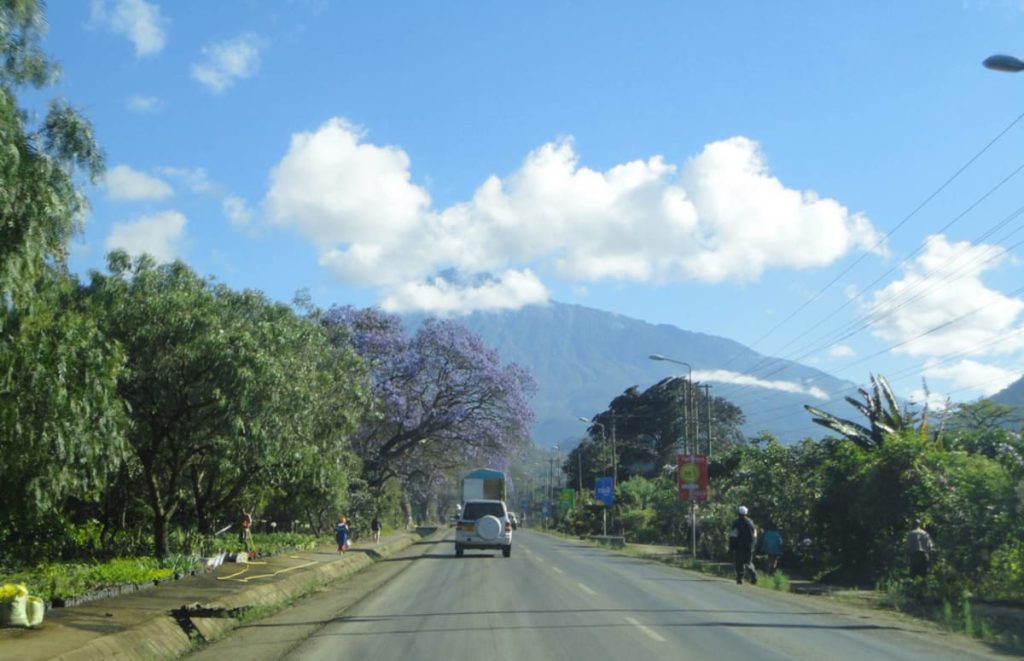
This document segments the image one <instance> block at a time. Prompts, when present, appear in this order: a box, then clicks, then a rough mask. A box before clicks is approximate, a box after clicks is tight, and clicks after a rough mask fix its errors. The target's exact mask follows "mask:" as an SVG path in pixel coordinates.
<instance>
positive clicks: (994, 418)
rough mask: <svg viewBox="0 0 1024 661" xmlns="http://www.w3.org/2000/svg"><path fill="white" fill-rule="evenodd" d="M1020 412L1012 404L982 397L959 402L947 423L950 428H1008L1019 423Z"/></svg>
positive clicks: (976, 429) (977, 429)
mask: <svg viewBox="0 0 1024 661" xmlns="http://www.w3.org/2000/svg"><path fill="white" fill-rule="evenodd" d="M1020 421H1021V419H1020V412H1019V411H1018V410H1017V409H1015V408H1014V407H1012V406H1008V405H1006V404H999V403H997V402H993V401H992V400H991V399H982V400H979V401H977V402H964V403H961V404H957V405H956V408H955V409H954V410H953V415H952V417H951V418H950V419H949V421H948V422H947V423H946V424H947V426H948V427H949V428H950V429H973V430H975V431H991V430H995V429H1006V428H1008V427H1010V425H1012V424H1015V423H1017V424H1019V423H1020Z"/></svg>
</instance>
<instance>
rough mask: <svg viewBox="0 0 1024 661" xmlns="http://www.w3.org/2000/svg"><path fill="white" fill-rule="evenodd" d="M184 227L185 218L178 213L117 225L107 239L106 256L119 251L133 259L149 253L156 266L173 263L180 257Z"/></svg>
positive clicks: (148, 217)
mask: <svg viewBox="0 0 1024 661" xmlns="http://www.w3.org/2000/svg"><path fill="white" fill-rule="evenodd" d="M186 224H187V221H186V220H185V216H184V215H182V214H181V213H179V212H177V211H164V212H161V213H157V214H152V215H148V216H141V217H140V218H138V219H137V220H136V221H134V222H131V223H116V224H115V225H114V228H113V229H112V230H111V232H110V236H108V237H107V241H106V248H107V252H110V251H111V250H114V249H115V248H120V249H122V250H124V251H125V252H127V253H128V254H130V255H132V256H136V255H141V254H142V253H148V254H149V255H152V256H153V258H154V259H155V260H157V261H158V262H170V261H173V260H174V259H176V258H178V257H180V256H181V254H182V249H183V243H184V238H185V225H186Z"/></svg>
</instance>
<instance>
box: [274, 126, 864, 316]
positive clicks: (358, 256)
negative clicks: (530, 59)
mask: <svg viewBox="0 0 1024 661" xmlns="http://www.w3.org/2000/svg"><path fill="white" fill-rule="evenodd" d="M270 179H271V183H270V188H269V190H268V193H267V196H266V199H265V204H266V207H267V211H268V218H269V219H270V220H271V222H274V223H276V224H278V225H281V226H286V227H291V228H293V229H294V230H295V231H296V232H298V233H299V234H301V235H303V236H305V237H306V238H308V239H309V240H310V241H311V242H312V243H313V244H315V245H316V246H317V247H318V248H319V249H320V251H321V260H320V261H321V264H322V265H324V266H326V267H327V268H329V269H330V271H331V272H332V273H333V274H334V275H335V276H336V277H337V278H339V279H341V280H343V281H346V282H350V283H354V284H362V285H369V286H376V287H379V288H381V289H382V290H384V291H385V293H386V292H389V291H391V290H392V289H393V288H396V287H409V288H412V289H416V288H417V287H422V286H423V285H422V283H423V282H424V281H428V279H429V278H431V277H432V276H433V275H434V274H436V273H437V272H438V271H440V270H443V269H446V268H455V269H456V270H458V271H459V272H463V273H497V272H505V271H508V270H514V271H522V270H524V269H527V268H529V269H531V272H548V273H556V274H558V275H560V276H561V277H563V278H565V279H567V280H570V281H572V282H574V283H582V284H585V283H589V282H594V281H600V280H609V279H611V280H627V281H634V282H655V283H662V282H669V281H678V280H698V281H705V282H719V281H723V280H733V281H741V282H742V281H751V280H755V279H757V278H758V277H760V275H761V274H762V273H763V272H764V271H765V270H766V269H769V268H796V269H803V268H812V267H820V266H826V265H828V264H830V263H832V262H834V261H835V260H837V259H839V258H840V257H842V256H843V255H845V254H847V253H848V252H850V251H851V250H854V249H857V248H862V249H875V250H876V251H878V250H880V248H877V245H878V244H879V243H880V240H879V236H878V234H877V233H876V232H875V231H874V229H873V228H872V227H871V224H870V222H869V221H868V220H867V219H866V218H865V217H863V216H861V215H857V214H851V213H850V212H849V211H848V210H847V209H846V208H845V207H843V206H842V205H841V204H839V203H838V202H836V201H835V200H830V199H824V198H820V197H818V196H817V195H816V194H815V193H813V192H810V191H803V192H801V191H796V190H792V189H788V188H786V187H785V186H784V185H783V184H782V183H781V182H780V181H779V180H778V179H776V178H775V177H773V176H772V175H771V174H770V173H769V172H768V169H767V166H766V165H765V162H764V159H763V157H762V155H761V153H760V150H759V149H758V146H757V144H756V143H755V142H753V141H751V140H748V139H746V138H742V137H738V138H732V139H729V140H725V141H722V142H716V143H712V144H710V145H708V146H707V147H706V148H705V149H704V150H703V151H702V152H701V154H699V155H698V156H696V157H695V158H693V159H691V160H690V161H689V162H688V163H686V164H685V165H684V166H683V167H682V168H681V169H679V168H677V167H676V166H674V165H671V164H669V163H666V162H665V160H664V159H663V158H662V157H660V156H654V157H651V158H649V159H647V160H636V161H630V162H627V163H623V164H620V165H616V166H614V167H612V168H609V169H608V170H606V171H603V172H601V171H596V170H591V169H589V168H587V167H585V166H582V165H580V163H579V158H578V156H577V154H576V152H575V150H574V148H573V144H572V142H571V141H570V140H563V141H560V142H553V143H549V144H545V145H542V146H541V147H539V148H537V149H535V150H534V151H533V152H531V153H530V154H529V155H528V156H527V157H526V159H525V160H524V162H523V164H522V165H521V166H520V168H519V169H517V170H516V171H515V172H513V173H512V174H510V175H509V176H507V177H504V178H501V177H498V176H494V175H492V176H490V177H488V178H487V179H486V180H484V182H483V183H482V184H481V185H480V186H479V188H477V190H476V191H475V192H474V194H473V195H472V197H471V198H470V199H469V200H467V201H464V202H461V203H457V204H453V205H451V206H449V207H447V208H443V209H436V208H433V206H432V204H431V199H430V196H429V194H428V193H427V191H426V190H425V189H424V188H423V187H421V186H418V185H416V184H414V183H413V182H412V176H411V172H410V159H409V157H408V155H407V154H406V153H405V152H404V151H402V150H401V149H400V148H397V147H393V146H378V145H374V144H371V143H368V142H366V141H365V136H364V135H363V134H362V133H361V132H360V131H359V130H358V129H357V128H356V127H353V126H352V125H350V124H348V123H347V122H345V121H344V120H342V119H339V118H334V119H332V120H330V121H328V122H326V123H325V124H324V125H323V126H321V127H320V128H319V129H318V130H316V131H314V132H307V133H300V134H296V135H294V136H293V137H292V141H291V146H290V149H289V151H288V153H287V154H286V155H285V156H284V158H283V159H282V160H281V161H280V163H279V164H278V165H277V166H276V167H275V168H274V169H273V171H272V172H271V175H270ZM534 277H537V276H534ZM415 283H421V284H415ZM414 285H415V286H414ZM417 291H418V290H417ZM442 298H443V297H442ZM431 300H434V299H431ZM436 300H438V301H439V304H440V298H438V299H436Z"/></svg>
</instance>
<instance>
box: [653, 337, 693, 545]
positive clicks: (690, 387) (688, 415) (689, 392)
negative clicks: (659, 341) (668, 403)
mask: <svg viewBox="0 0 1024 661" xmlns="http://www.w3.org/2000/svg"><path fill="white" fill-rule="evenodd" d="M648 358H650V359H651V360H660V361H664V362H666V363H675V364H676V365H682V366H683V367H685V368H686V373H687V383H686V385H687V388H686V392H687V396H688V397H689V402H688V404H689V406H687V407H686V428H687V431H686V435H687V436H690V431H689V428H690V418H691V416H692V415H693V413H695V412H696V410H697V405H696V402H695V399H696V398H695V397H694V396H693V367H691V366H690V364H689V363H687V362H683V361H682V360H675V359H673V358H666V357H665V356H662V355H661V354H660V353H652V354H651V355H650V356H648ZM693 420H694V425H693V440H692V441H691V442H690V454H691V455H694V454H697V452H696V448H697V431H698V429H697V418H696V416H693ZM688 440H689V439H688ZM690 554H691V555H692V556H693V557H694V558H696V557H697V502H696V501H695V500H693V499H692V497H691V499H690Z"/></svg>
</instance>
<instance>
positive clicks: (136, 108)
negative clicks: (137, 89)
mask: <svg viewBox="0 0 1024 661" xmlns="http://www.w3.org/2000/svg"><path fill="white" fill-rule="evenodd" d="M124 105H125V107H126V108H128V110H131V111H133V112H153V111H156V110H160V109H161V108H162V107H163V105H164V102H163V101H162V100H161V99H160V98H159V97H155V96H144V95H142V94H133V95H132V96H129V97H128V98H127V99H125V102H124Z"/></svg>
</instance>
